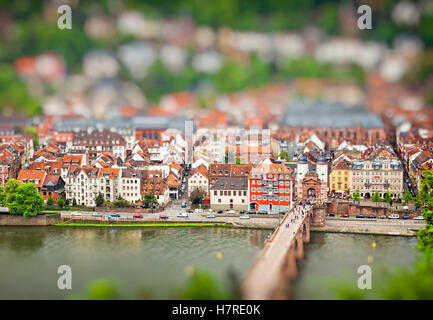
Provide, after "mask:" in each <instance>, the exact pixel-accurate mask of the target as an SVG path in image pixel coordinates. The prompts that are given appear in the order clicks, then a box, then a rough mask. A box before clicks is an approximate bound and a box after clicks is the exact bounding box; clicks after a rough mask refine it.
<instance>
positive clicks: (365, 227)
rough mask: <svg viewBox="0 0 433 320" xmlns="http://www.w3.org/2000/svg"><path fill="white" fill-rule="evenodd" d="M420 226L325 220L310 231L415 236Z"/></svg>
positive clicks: (420, 224) (421, 225)
mask: <svg viewBox="0 0 433 320" xmlns="http://www.w3.org/2000/svg"><path fill="white" fill-rule="evenodd" d="M422 227H424V224H422V223H419V224H416V225H415V224H413V223H412V224H409V225H407V224H396V223H384V224H375V223H374V221H369V222H364V221H349V220H346V221H339V220H327V221H326V224H325V225H324V226H320V227H319V226H313V227H311V231H313V232H332V233H356V234H373V235H385V236H408V237H415V236H416V235H417V233H418V230H419V229H421V228H422Z"/></svg>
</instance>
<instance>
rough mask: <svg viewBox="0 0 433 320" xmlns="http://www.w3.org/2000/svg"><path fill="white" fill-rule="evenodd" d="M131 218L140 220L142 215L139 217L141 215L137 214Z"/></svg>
mask: <svg viewBox="0 0 433 320" xmlns="http://www.w3.org/2000/svg"><path fill="white" fill-rule="evenodd" d="M132 217H133V218H137V219H140V218H143V215H141V214H139V213H136V214H134V215H133V216H132Z"/></svg>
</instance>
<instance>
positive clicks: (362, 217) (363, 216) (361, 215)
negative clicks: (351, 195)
mask: <svg viewBox="0 0 433 320" xmlns="http://www.w3.org/2000/svg"><path fill="white" fill-rule="evenodd" d="M356 217H357V218H359V219H364V218H365V215H363V214H358V215H357V216H356Z"/></svg>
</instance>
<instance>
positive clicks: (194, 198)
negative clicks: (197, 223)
mask: <svg viewBox="0 0 433 320" xmlns="http://www.w3.org/2000/svg"><path fill="white" fill-rule="evenodd" d="M204 197H206V192H205V191H204V190H203V189H201V188H196V189H194V191H193V192H191V195H190V196H189V198H190V199H191V202H192V203H193V204H199V203H202V202H203V199H204Z"/></svg>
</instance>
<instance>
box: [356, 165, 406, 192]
mask: <svg viewBox="0 0 433 320" xmlns="http://www.w3.org/2000/svg"><path fill="white" fill-rule="evenodd" d="M349 180H350V193H351V194H352V193H353V192H355V191H356V190H359V192H360V194H361V197H364V198H365V199H370V198H371V197H372V196H373V194H374V193H375V192H378V193H379V195H380V196H381V197H383V196H384V194H385V193H386V192H387V191H389V193H390V194H391V196H392V197H393V198H401V197H402V195H403V167H402V165H401V163H400V161H398V160H397V159H373V160H357V161H354V162H353V163H352V164H351V166H350V179H349Z"/></svg>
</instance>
